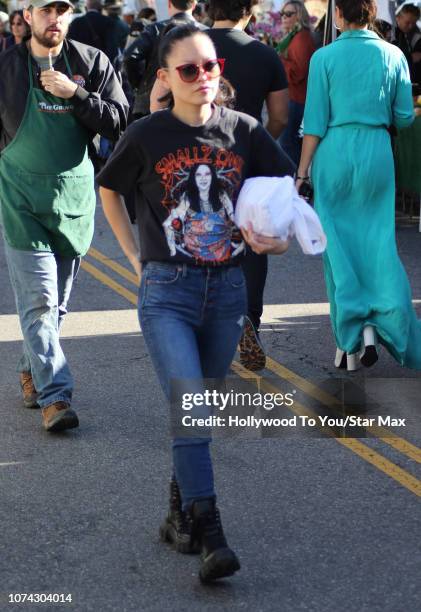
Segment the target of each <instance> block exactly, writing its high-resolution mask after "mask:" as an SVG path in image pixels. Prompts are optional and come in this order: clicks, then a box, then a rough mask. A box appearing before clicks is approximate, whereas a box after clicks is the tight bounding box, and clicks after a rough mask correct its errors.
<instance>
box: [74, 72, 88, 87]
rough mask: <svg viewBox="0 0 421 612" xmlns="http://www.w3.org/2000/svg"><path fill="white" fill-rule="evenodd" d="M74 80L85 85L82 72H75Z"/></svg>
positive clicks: (77, 83)
mask: <svg viewBox="0 0 421 612" xmlns="http://www.w3.org/2000/svg"><path fill="white" fill-rule="evenodd" d="M72 81H73V82H74V83H76V85H79V87H85V79H84V78H83V76H81V75H80V74H74V75H73V76H72Z"/></svg>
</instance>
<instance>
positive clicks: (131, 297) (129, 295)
mask: <svg viewBox="0 0 421 612" xmlns="http://www.w3.org/2000/svg"><path fill="white" fill-rule="evenodd" d="M81 266H82V268H83V269H84V270H86V272H89V274H92V276H93V277H94V278H96V279H97V280H99V281H100V282H101V283H103V284H104V285H106V286H107V287H109V288H110V289H112V290H113V291H115V292H116V293H119V294H120V295H122V296H123V297H124V298H126V300H128V301H129V302H131V304H134V305H135V306H136V305H137V295H136V294H135V293H133V292H132V291H129V290H128V289H126V287H123V285H120V283H116V281H114V280H113V279H112V278H110V277H109V276H108V275H107V274H104V272H101V270H98V268H96V267H95V266H93V265H92V264H90V263H89V262H87V261H82V263H81Z"/></svg>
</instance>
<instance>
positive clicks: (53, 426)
mask: <svg viewBox="0 0 421 612" xmlns="http://www.w3.org/2000/svg"><path fill="white" fill-rule="evenodd" d="M42 424H43V426H44V429H46V430H47V431H63V430H64V429H72V428H73V427H78V425H79V419H78V418H77V414H76V412H75V411H74V410H72V409H71V408H70V405H69V404H67V403H66V402H54V404H50V405H49V406H46V408H43V409H42Z"/></svg>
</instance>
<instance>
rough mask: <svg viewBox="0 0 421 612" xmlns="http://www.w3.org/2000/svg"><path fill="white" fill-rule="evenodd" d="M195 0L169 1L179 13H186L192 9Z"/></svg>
mask: <svg viewBox="0 0 421 612" xmlns="http://www.w3.org/2000/svg"><path fill="white" fill-rule="evenodd" d="M194 3H195V0H171V4H172V5H173V7H174V8H176V9H178V10H179V11H183V12H184V11H188V10H190V9H191V8H192V6H193V4H194Z"/></svg>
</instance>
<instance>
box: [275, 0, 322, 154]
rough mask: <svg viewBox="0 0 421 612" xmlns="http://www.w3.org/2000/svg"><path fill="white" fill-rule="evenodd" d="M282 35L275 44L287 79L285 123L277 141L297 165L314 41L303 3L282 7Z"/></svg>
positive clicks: (297, 2)
mask: <svg viewBox="0 0 421 612" xmlns="http://www.w3.org/2000/svg"><path fill="white" fill-rule="evenodd" d="M281 17H282V26H283V28H284V30H285V37H284V38H283V39H282V40H281V42H280V43H279V45H278V47H277V51H278V52H279V53H280V57H281V60H282V63H283V65H284V68H285V72H286V75H287V78H288V93H289V103H288V124H287V127H286V128H285V130H284V131H283V133H282V136H281V139H280V143H281V145H282V147H283V149H284V151H285V152H286V153H288V155H289V156H290V157H291V159H293V160H294V162H295V163H296V164H297V165H298V162H299V161H300V156H301V145H302V138H301V136H300V129H301V123H302V120H303V114H304V104H305V101H306V93H307V79H308V69H309V64H310V59H311V56H312V55H313V53H314V50H315V48H316V47H315V43H314V39H313V36H312V34H311V31H310V16H309V14H308V12H307V9H306V8H305V6H304V4H303V2H300V0H290V1H289V2H286V3H285V4H284V5H283V7H282V9H281Z"/></svg>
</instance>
